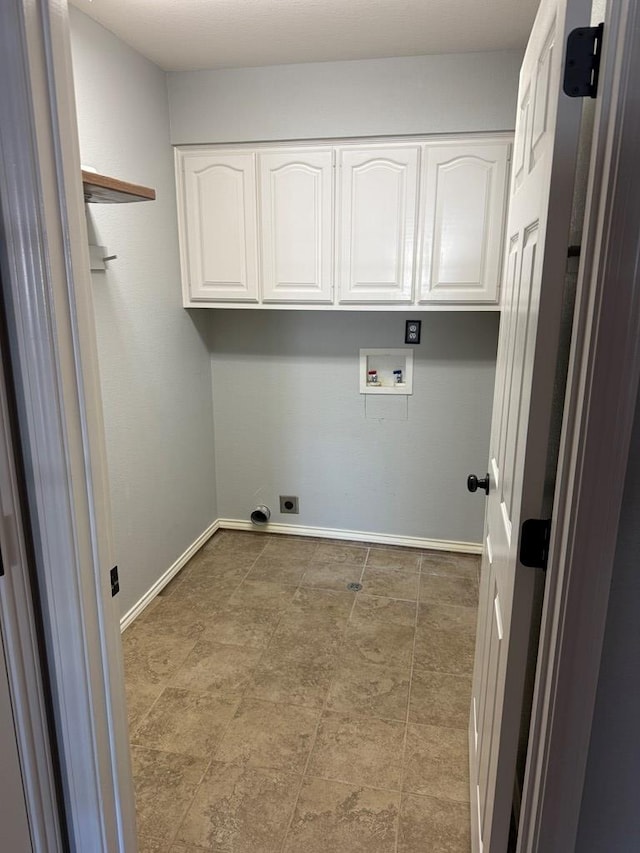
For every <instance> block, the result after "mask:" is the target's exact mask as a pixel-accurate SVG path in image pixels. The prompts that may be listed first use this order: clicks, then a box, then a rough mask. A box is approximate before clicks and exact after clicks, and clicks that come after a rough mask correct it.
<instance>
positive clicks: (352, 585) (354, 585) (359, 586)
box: [347, 583, 362, 592]
mask: <svg viewBox="0 0 640 853" xmlns="http://www.w3.org/2000/svg"><path fill="white" fill-rule="evenodd" d="M347 589H350V590H351V592H360V590H361V589H362V584H361V583H348V584H347Z"/></svg>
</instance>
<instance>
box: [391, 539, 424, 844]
mask: <svg viewBox="0 0 640 853" xmlns="http://www.w3.org/2000/svg"><path fill="white" fill-rule="evenodd" d="M421 581H422V555H420V566H419V570H418V596H417V598H416V610H415V616H414V624H413V645H412V647H411V669H410V672H409V694H408V696H407V713H406V717H405V721H404V739H403V742H402V761H401V764H400V806H399V808H398V823H397V825H396V843H395V846H394V853H398V844H399V843H400V819H401V816H402V797H403V791H404V777H405V762H406V758H407V737H408V733H409V717H410V714H411V693H412V691H413V671H414V669H415V655H416V639H417V636H418V613H419V612H420V586H421Z"/></svg>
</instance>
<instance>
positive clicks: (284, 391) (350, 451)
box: [211, 310, 498, 542]
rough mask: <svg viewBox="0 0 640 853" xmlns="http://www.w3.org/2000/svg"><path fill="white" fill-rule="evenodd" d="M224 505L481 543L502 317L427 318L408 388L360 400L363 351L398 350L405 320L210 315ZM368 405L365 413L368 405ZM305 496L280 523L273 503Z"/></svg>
mask: <svg viewBox="0 0 640 853" xmlns="http://www.w3.org/2000/svg"><path fill="white" fill-rule="evenodd" d="M211 313H212V315H213V316H212V322H211V350H212V367H213V396H214V400H215V436H216V441H215V450H216V471H217V476H218V496H219V497H218V500H219V505H218V508H219V511H220V515H221V516H222V517H223V518H242V519H248V517H249V513H250V511H251V510H252V509H253V508H254V507H255V506H256V505H257V504H259V503H264V504H266V505H267V506H269V507H270V508H271V509H272V511H274V512H273V516H272V519H273V520H274V521H278V522H285V523H287V522H293V523H297V524H302V525H311V526H320V527H329V528H339V529H343V530H345V529H346V530H356V531H362V532H375V533H387V534H394V535H402V536H417V537H425V538H430V539H445V540H449V541H451V540H453V541H465V542H468V541H471V542H480V541H481V539H482V525H483V519H484V503H485V502H484V500H483V497H482V496H478V495H471V494H469V493H468V492H467V490H466V477H467V474H469V473H471V472H477V473H478V474H482V473H484V471H485V470H486V464H487V458H488V453H489V446H488V444H489V441H488V440H489V425H490V421H491V406H492V400H493V382H494V372H495V355H496V340H497V328H498V317H497V315H496V314H494V313H476V314H474V313H457V314H456V313H437V314H435V313H431V314H425V315H424V316H423V318H422V343H421V344H420V345H419V346H414V347H412V349H413V351H414V354H415V355H414V359H415V363H414V393H413V396H411V397H409V398H407V397H404V396H403V397H399V398H390V397H385V398H380V397H378V398H371V397H367V398H366V404H365V397H364V396H363V395H361V394H360V393H359V388H358V354H359V348H360V347H403V346H404V324H405V320H406V319H407V318H409V317H410V316H413V315H409V314H406V315H405V314H391V315H388V314H383V313H375V314H373V313H371V314H367V313H364V312H363V313H360V312H358V313H347V312H345V313H342V314H337V315H336V314H328V313H326V312H303V311H299V312H295V311H287V312H284V311H283V312H281V313H278V312H274V311H271V312H266V311H262V312H261V311H230V310H225V311H214V312H211ZM365 405H366V409H365ZM281 494H285V495H287V494H294V495H298V496H299V497H300V515H298V516H295V515H283V516H280V515H279V511H278V510H279V507H278V495H281Z"/></svg>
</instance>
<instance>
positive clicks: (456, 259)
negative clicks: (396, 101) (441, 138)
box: [420, 141, 510, 302]
mask: <svg viewBox="0 0 640 853" xmlns="http://www.w3.org/2000/svg"><path fill="white" fill-rule="evenodd" d="M509 151H510V145H509V143H508V142H505V141H500V142H495V143H477V144H469V143H465V144H463V145H442V146H440V145H434V146H430V145H427V146H425V149H424V155H423V177H422V199H423V201H422V257H421V264H420V270H421V273H420V280H421V283H420V301H421V302H497V301H498V288H499V282H500V265H501V259H502V242H503V229H504V220H505V207H506V192H507V172H508V166H509Z"/></svg>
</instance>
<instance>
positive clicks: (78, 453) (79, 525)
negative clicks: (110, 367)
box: [0, 0, 137, 853]
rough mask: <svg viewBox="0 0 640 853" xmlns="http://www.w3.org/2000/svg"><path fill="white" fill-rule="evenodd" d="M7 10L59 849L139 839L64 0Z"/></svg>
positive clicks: (6, 100)
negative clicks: (61, 812) (61, 820)
mask: <svg viewBox="0 0 640 853" xmlns="http://www.w3.org/2000/svg"><path fill="white" fill-rule="evenodd" d="M0 14H1V16H2V20H1V21H0V78H1V79H2V80H3V87H2V97H0V152H1V154H0V157H1V159H0V195H1V196H2V197H1V198H0V216H1V217H2V228H1V229H0V233H2V235H3V239H4V245H3V262H4V266H3V281H2V285H3V292H4V305H5V312H6V322H7V328H8V338H9V350H10V361H11V371H12V378H13V386H14V389H15V395H16V406H17V430H18V440H19V442H20V445H21V453H22V457H23V460H24V472H25V493H26V502H27V511H28V514H29V521H30V528H31V533H32V537H31V538H32V544H33V564H34V571H35V575H36V579H37V587H38V597H39V599H40V606H41V612H42V617H43V634H44V636H43V647H44V654H45V658H46V667H47V670H48V671H47V675H48V679H49V684H50V687H51V694H52V701H51V705H52V717H53V729H54V737H55V743H56V747H57V755H58V760H59V762H58V763H59V768H58V769H59V776H60V782H61V789H62V799H63V802H64V806H65V816H66V829H67V834H68V847H67V845H66V844H65V843H64V841H63V842H62V846H60V847H59V849H60V850H61V851H62V850H63V849H68V848H70V849H71V850H74V851H85V850H86V851H88V850H91V851H95V853H116V852H117V851H125V850H126V851H127V853H128V851H135V850H136V849H137V848H136V831H135V807H134V801H133V785H132V774H131V766H130V753H129V744H128V729H127V717H126V703H125V700H124V678H123V667H122V646H121V640H120V629H119V612H118V611H119V609H118V607H117V602H116V601H114V599H113V598H112V597H111V586H110V577H109V570H110V567H111V566H112V565H113V563H112V553H113V551H112V544H111V520H110V507H109V492H108V479H107V467H106V454H105V442H104V435H103V423H102V405H101V400H100V383H99V375H98V361H97V352H96V342H95V325H94V318H93V306H92V303H91V280H90V273H89V269H90V264H89V251H88V239H87V230H86V220H85V212H84V203H83V193H82V182H81V175H80V154H79V146H78V136H77V131H76V127H77V123H76V116H75V97H74V90H73V77H72V66H71V50H70V43H69V40H70V34H69V23H68V9H67V2H66V0H5V2H4V3H3V4H2V12H1V13H0ZM20 722H22V720H20ZM53 849H55V848H52V850H53Z"/></svg>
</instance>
